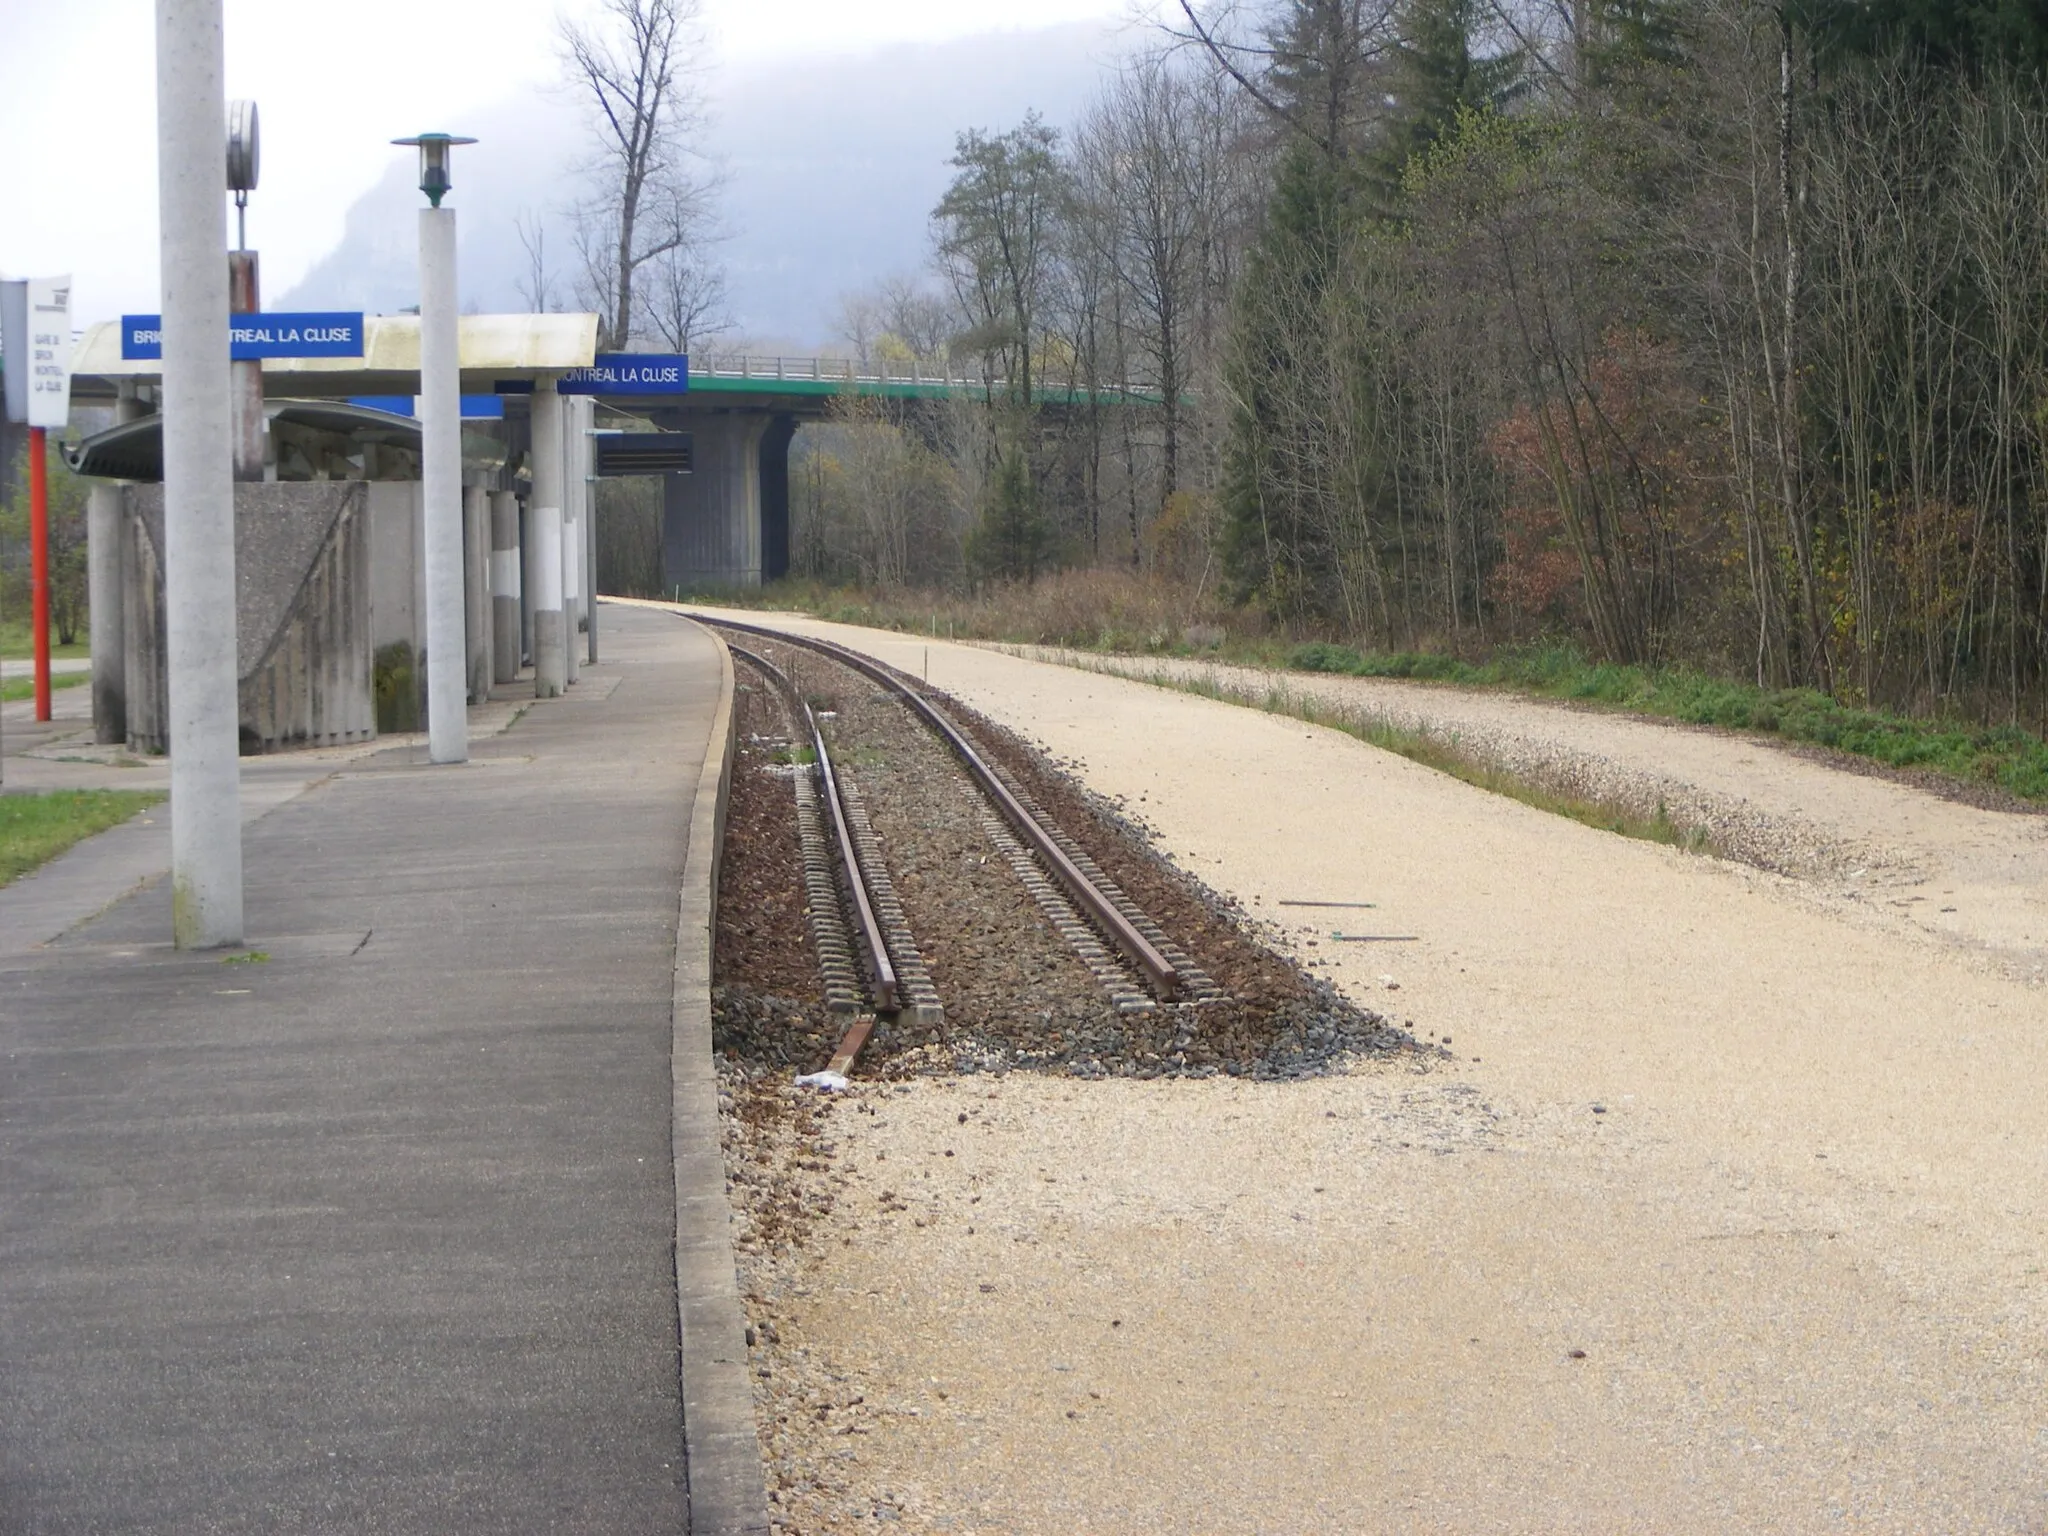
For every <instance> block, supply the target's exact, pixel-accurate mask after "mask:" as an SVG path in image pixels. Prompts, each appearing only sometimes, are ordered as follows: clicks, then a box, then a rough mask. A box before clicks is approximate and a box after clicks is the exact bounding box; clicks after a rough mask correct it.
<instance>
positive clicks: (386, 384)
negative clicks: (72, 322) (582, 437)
mask: <svg viewBox="0 0 2048 1536" xmlns="http://www.w3.org/2000/svg"><path fill="white" fill-rule="evenodd" d="M457 348H458V356H459V357H460V359H461V367H462V389H463V392H464V393H466V394H479V395H488V394H491V393H493V392H495V390H496V389H497V385H498V383H499V381H500V380H507V381H510V380H517V381H521V382H531V381H532V380H534V379H537V378H541V377H544V376H549V375H553V374H558V373H563V372H566V371H567V370H569V369H571V368H588V367H589V366H590V365H591V364H592V363H593V362H594V361H596V358H597V316H596V315H588V314H586V315H464V316H462V317H461V319H460V320H459V321H458V322H457ZM162 374H163V364H162V362H160V361H158V360H157V359H155V358H148V359H143V358H133V359H131V358H124V357H123V356H122V355H121V326H120V323H119V322H118V321H111V320H103V321H101V322H100V323H99V324H97V325H94V326H91V327H89V328H88V329H87V330H86V332H85V335H84V336H83V338H81V339H80V341H79V343H78V346H77V349H76V350H75V351H74V352H73V353H72V355H71V398H72V399H73V400H75V401H93V400H111V399H112V398H113V397H114V395H115V393H116V388H117V386H118V385H119V384H121V383H122V382H124V381H132V382H138V383H155V382H156V381H157V380H158V379H159V378H161V377H162ZM419 376H420V317H419V316H418V315H368V316H365V317H364V320H363V355H362V356H361V357H267V358H265V359H264V360H263V383H264V388H265V389H266V390H275V391H276V392H277V393H280V394H289V395H294V396H302V397H303V396H332V397H335V398H346V397H347V396H349V395H416V394H418V393H419Z"/></svg>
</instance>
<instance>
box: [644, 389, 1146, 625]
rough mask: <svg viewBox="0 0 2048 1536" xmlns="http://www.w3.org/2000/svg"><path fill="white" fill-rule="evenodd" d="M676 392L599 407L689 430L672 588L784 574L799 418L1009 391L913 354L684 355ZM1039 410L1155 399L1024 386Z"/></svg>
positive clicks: (667, 520)
mask: <svg viewBox="0 0 2048 1536" xmlns="http://www.w3.org/2000/svg"><path fill="white" fill-rule="evenodd" d="M689 368H690V387H689V390H688V392H687V393H685V394H682V395H672V394H663V395H648V396H644V397H636V396H629V395H619V394H610V395H608V396H607V397H606V403H607V404H608V405H610V406H612V407H614V408H615V409H619V410H624V411H627V412H629V413H631V414H635V415H639V416H642V417H643V418H644V419H646V420H648V421H651V422H653V423H654V424H655V425H656V426H658V427H661V428H662V429H664V430H667V431H676V432H688V433H690V434H691V436H692V439H693V450H692V452H693V460H694V462H693V465H692V469H691V472H690V473H688V474H675V473H671V474H667V475H665V476H664V477H663V485H662V540H661V568H662V582H663V585H664V586H666V587H668V588H669V589H670V590H672V591H702V590H705V589H707V588H717V587H752V586H759V585H760V584H761V583H762V582H764V581H774V580H775V579H777V578H778V577H781V576H784V575H787V574H788V572H789V445H790V442H791V440H792V439H793V438H794V437H795V436H796V430H797V428H798V427H799V426H800V425H801V424H803V423H804V422H807V421H825V420H829V419H831V418H832V417H833V416H834V415H835V414H837V413H838V412H839V411H841V410H842V409H843V408H844V402H846V401H847V400H850V399H852V400H872V401H878V402H883V403H886V404H888V405H890V406H893V407H895V408H897V409H899V410H908V411H911V412H921V411H922V412H930V411H935V410H937V409H939V408H941V407H943V406H945V405H947V404H949V403H951V402H954V401H968V402H973V401H982V402H986V401H988V400H990V399H991V398H994V399H1003V398H1005V397H1007V395H1008V394H1009V390H1010V384H1009V381H1008V380H1007V379H1002V378H992V377H989V376H987V375H985V374H981V373H978V372H974V373H970V372H966V371H963V370H959V369H953V368H946V367H934V366H933V365H930V364H925V363H920V362H917V361H914V360H912V361H906V362H901V363H881V362H870V363H867V364H861V363H856V362H854V361H851V360H848V359H844V358H831V357H765V356H749V355H743V354H736V353H735V354H723V355H719V354H714V355H712V356H709V357H705V356H701V355H700V356H693V357H691V358H690V362H689ZM1032 400H1033V403H1034V404H1035V405H1037V406H1038V407H1039V408H1040V409H1042V410H1051V411H1054V412H1061V411H1068V410H1073V409H1075V408H1077V407H1082V406H1086V405H1089V404H1134V403H1135V404H1143V405H1157V404H1158V403H1159V396H1158V394H1157V393H1156V391H1149V390H1147V389H1146V388H1145V387H1143V386H1139V385H1121V386H1115V387H1110V388H1094V389H1090V388H1087V387H1083V386H1079V385H1075V384H1072V383H1062V382H1057V381H1056V382H1054V383H1053V384H1052V385H1051V386H1050V387H1047V386H1045V385H1043V384H1041V385H1037V386H1034V388H1033V390H1032Z"/></svg>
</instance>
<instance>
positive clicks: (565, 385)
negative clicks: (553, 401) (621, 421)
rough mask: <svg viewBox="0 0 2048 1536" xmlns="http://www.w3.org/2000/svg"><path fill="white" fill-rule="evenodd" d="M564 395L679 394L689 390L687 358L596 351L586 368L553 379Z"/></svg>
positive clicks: (677, 354)
mask: <svg viewBox="0 0 2048 1536" xmlns="http://www.w3.org/2000/svg"><path fill="white" fill-rule="evenodd" d="M555 388H556V390H557V391H559V392H560V393H562V394H565V395H682V394H688V393H689V390H690V360H689V358H688V357H686V356H684V355H683V354H682V353H680V352H600V353H598V354H597V360H596V362H594V363H593V364H592V365H591V366H590V367H588V368H571V369H570V370H569V371H568V372H567V373H565V374H563V375H562V377H561V378H560V379H559V380H558V381H557V382H556V384H555Z"/></svg>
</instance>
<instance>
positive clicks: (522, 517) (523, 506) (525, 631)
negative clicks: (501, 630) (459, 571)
mask: <svg viewBox="0 0 2048 1536" xmlns="http://www.w3.org/2000/svg"><path fill="white" fill-rule="evenodd" d="M539 590H540V582H539V578H537V577H536V576H535V575H534V574H533V497H532V496H530V495H528V496H522V497H520V498H519V665H521V666H522V667H530V666H532V665H533V594H534V593H535V592H537V591H539Z"/></svg>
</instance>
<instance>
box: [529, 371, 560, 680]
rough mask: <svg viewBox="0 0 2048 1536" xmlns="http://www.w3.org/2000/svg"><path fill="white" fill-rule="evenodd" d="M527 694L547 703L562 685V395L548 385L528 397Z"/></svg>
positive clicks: (551, 383)
mask: <svg viewBox="0 0 2048 1536" xmlns="http://www.w3.org/2000/svg"><path fill="white" fill-rule="evenodd" d="M532 400H533V509H532V511H531V513H530V514H529V515H530V518H531V523H530V531H531V533H532V535H533V539H532V543H533V696H534V697H535V698H537V699H552V698H557V697H559V696H560V694H561V692H562V689H563V688H564V687H565V686H566V685H567V683H568V680H569V679H568V666H569V647H568V636H567V635H566V634H565V633H564V631H563V626H562V397H561V396H560V395H558V394H556V393H555V386H554V383H553V382H552V381H551V380H550V381H544V382H542V383H540V384H538V385H536V386H535V388H534V391H533V395H532Z"/></svg>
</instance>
